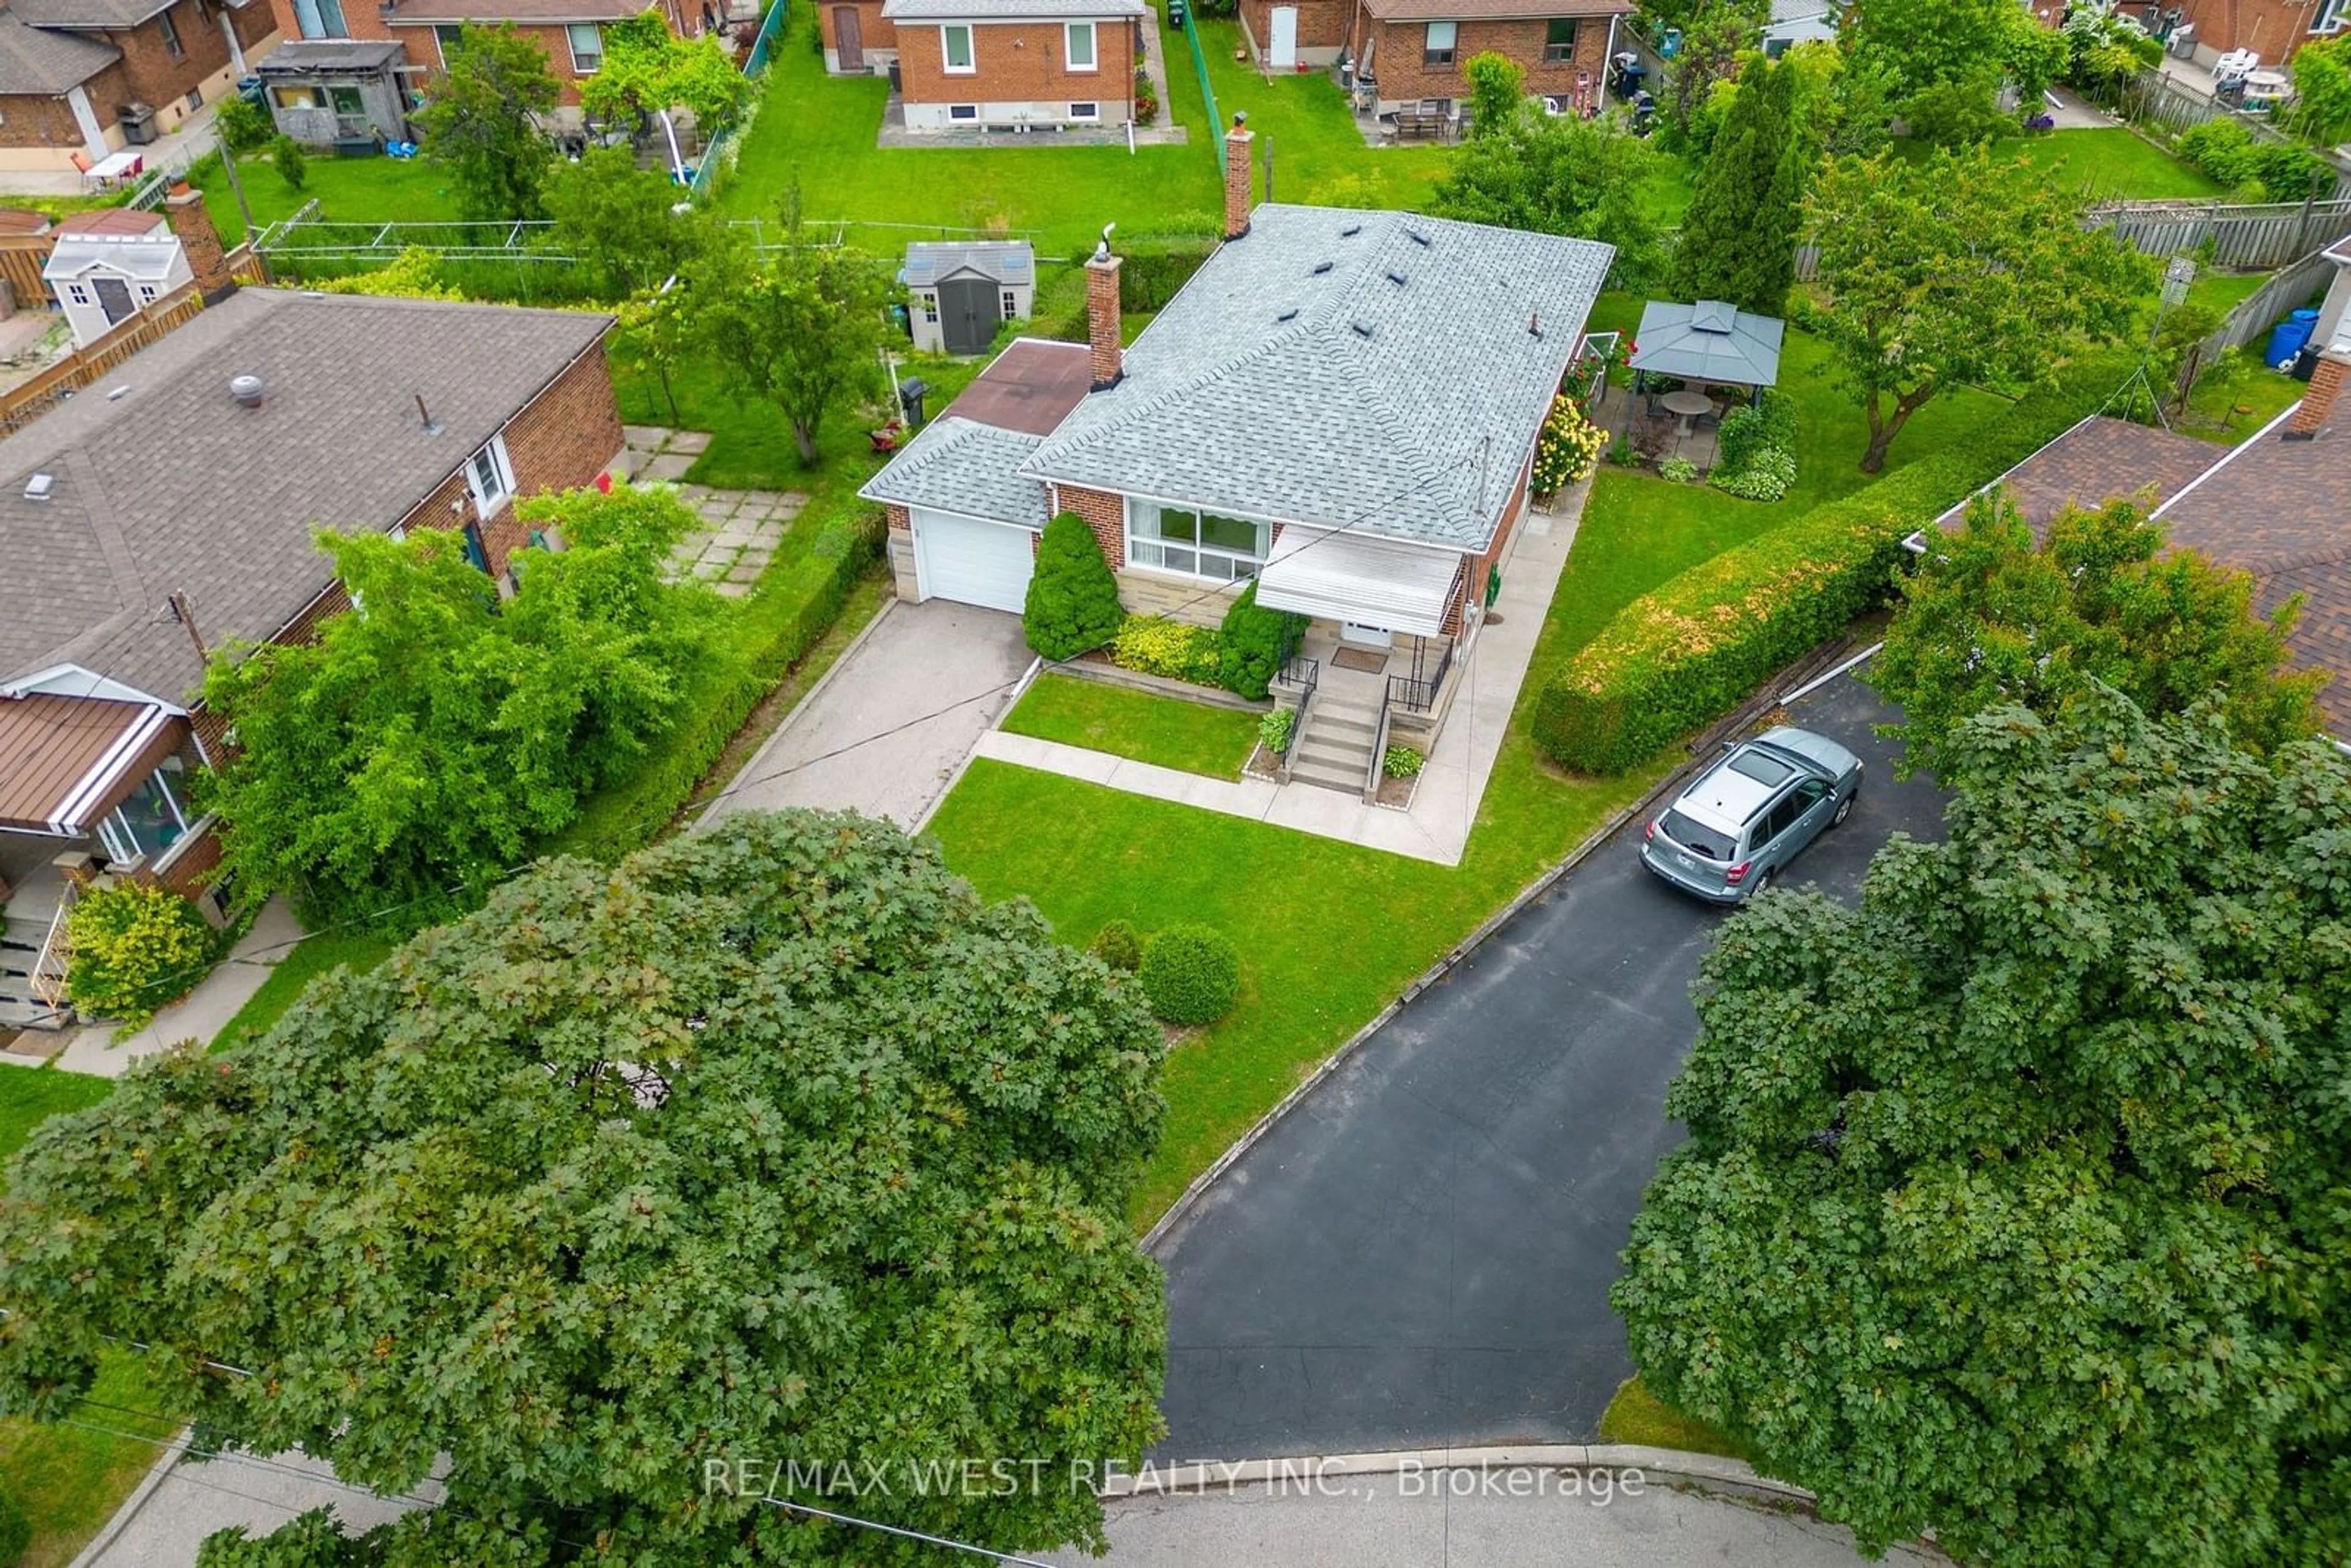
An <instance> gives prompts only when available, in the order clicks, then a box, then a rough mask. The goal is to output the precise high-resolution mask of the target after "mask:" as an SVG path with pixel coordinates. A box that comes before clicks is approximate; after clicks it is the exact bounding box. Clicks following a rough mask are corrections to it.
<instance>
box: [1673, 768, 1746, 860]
mask: <svg viewBox="0 0 2351 1568" xmlns="http://www.w3.org/2000/svg"><path fill="white" fill-rule="evenodd" d="M1734 766H1736V765H1735V764H1734ZM1663 826H1664V831H1665V835H1666V837H1667V838H1669V839H1671V840H1673V841H1674V842H1676V843H1677V844H1679V845H1681V847H1682V848H1684V849H1686V850H1687V851H1689V852H1690V853H1692V854H1694V855H1703V856H1705V857H1706V858H1707V859H1708V860H1710V861H1728V860H1729V859H1730V850H1731V842H1730V836H1729V834H1728V833H1725V832H1723V831H1721V830H1720V829H1719V828H1709V827H1708V826H1707V825H1706V824H1705V823H1704V822H1700V821H1696V820H1694V819H1692V818H1689V817H1687V816H1684V815H1683V814H1682V813H1681V812H1679V811H1667V813H1666V820H1665V822H1664V824H1663Z"/></svg>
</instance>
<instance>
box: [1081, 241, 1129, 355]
mask: <svg viewBox="0 0 2351 1568" xmlns="http://www.w3.org/2000/svg"><path fill="white" fill-rule="evenodd" d="M1118 268H1119V258H1118V257H1117V256H1113V255H1112V254H1111V253H1110V230H1108V229H1104V230H1102V244H1100V245H1098V246H1095V247H1094V254H1093V258H1092V260H1090V261H1088V262H1087V263H1086V367H1087V369H1088V370H1089V371H1092V382H1093V387H1092V390H1093V391H1095V392H1106V391H1108V390H1109V389H1110V388H1112V387H1114V386H1116V385H1118V382H1119V378H1120V377H1121V376H1123V375H1124V374H1125V373H1126V371H1125V370H1124V368H1123V359H1124V350H1122V349H1121V348H1120V347H1119V319H1118V317H1119V310H1118V303H1119V297H1118Z"/></svg>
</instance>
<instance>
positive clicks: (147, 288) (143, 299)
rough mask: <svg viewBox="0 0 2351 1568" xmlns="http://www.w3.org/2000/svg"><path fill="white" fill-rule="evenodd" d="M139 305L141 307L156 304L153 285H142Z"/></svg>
mask: <svg viewBox="0 0 2351 1568" xmlns="http://www.w3.org/2000/svg"><path fill="white" fill-rule="evenodd" d="M139 303H140V304H141V305H152V304H154V303H155V286H154V285H153V284H152V283H142V284H141V285H140V286H139Z"/></svg>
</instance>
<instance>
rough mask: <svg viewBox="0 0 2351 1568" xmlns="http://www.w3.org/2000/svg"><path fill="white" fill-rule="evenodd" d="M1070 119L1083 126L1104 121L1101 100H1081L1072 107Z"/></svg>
mask: <svg viewBox="0 0 2351 1568" xmlns="http://www.w3.org/2000/svg"><path fill="white" fill-rule="evenodd" d="M1070 118H1071V120H1077V121H1079V122H1080V123H1081V124H1091V123H1092V122H1094V121H1097V120H1101V119H1102V102H1101V100H1100V99H1094V100H1092V101H1090V102H1089V101H1082V100H1081V101H1080V102H1077V103H1073V104H1071V105H1070Z"/></svg>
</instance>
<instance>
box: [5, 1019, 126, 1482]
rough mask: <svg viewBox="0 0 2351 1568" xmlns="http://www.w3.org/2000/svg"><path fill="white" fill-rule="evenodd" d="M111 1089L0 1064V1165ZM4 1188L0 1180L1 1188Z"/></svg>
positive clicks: (82, 1076)
mask: <svg viewBox="0 0 2351 1568" xmlns="http://www.w3.org/2000/svg"><path fill="white" fill-rule="evenodd" d="M112 1092H114V1082H113V1080H111V1079H107V1078H92V1077H90V1076H89V1074H87V1073H81V1072H60V1071H57V1069H56V1068H54V1067H17V1066H14V1065H0V1166H5V1164H6V1163H7V1160H8V1156H9V1155H13V1154H15V1153H16V1151H17V1150H18V1149H21V1148H23V1147H24V1146H25V1140H26V1138H27V1137H29V1136H31V1135H32V1131H33V1124H35V1123H37V1122H39V1121H41V1120H42V1119H43V1118H45V1117H48V1116H54V1115H56V1114H57V1113H58V1112H60V1111H80V1110H84V1109H86V1108H88V1107H89V1106H91V1105H95V1104H97V1103H99V1101H101V1100H103V1099H105V1098H106V1097H107V1096H108V1095H109V1094H110V1093H112ZM6 1190H7V1185H6V1183H5V1182H0V1192H5V1191H6ZM0 1473H5V1472H0Z"/></svg>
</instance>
